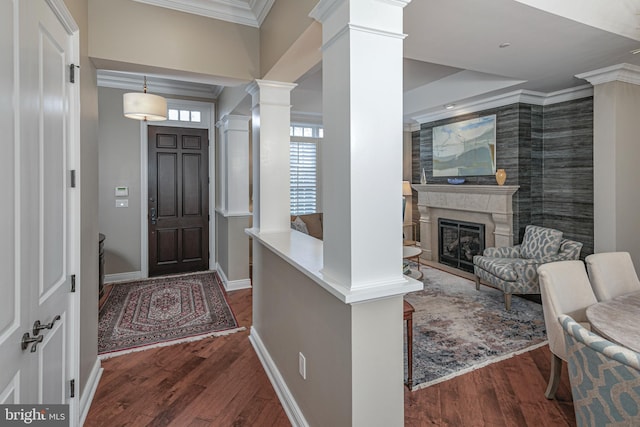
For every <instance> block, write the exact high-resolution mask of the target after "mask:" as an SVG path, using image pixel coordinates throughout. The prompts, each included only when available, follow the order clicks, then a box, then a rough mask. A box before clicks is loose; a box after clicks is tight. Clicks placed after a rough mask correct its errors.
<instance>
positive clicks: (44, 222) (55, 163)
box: [0, 0, 79, 404]
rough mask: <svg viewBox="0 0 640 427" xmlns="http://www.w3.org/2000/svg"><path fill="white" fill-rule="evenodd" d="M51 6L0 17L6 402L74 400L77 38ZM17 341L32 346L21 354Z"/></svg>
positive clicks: (40, 4)
mask: <svg viewBox="0 0 640 427" xmlns="http://www.w3.org/2000/svg"><path fill="white" fill-rule="evenodd" d="M56 3H58V4H59V2H55V1H53V2H52V1H45V0H34V1H28V2H25V1H22V2H18V1H17V0H15V1H12V2H6V1H3V3H2V7H3V11H2V12H3V13H2V18H0V19H1V20H2V23H1V24H2V30H0V31H3V32H7V33H9V31H8V30H6V26H5V24H6V25H9V28H10V29H11V31H10V34H3V35H10V39H11V41H12V43H11V46H9V45H8V44H7V43H5V42H4V40H3V42H2V51H1V52H0V54H2V56H3V58H9V59H13V61H9V62H13V63H12V64H11V66H10V67H8V68H11V70H9V69H8V68H7V69H5V68H4V61H3V66H2V67H3V68H2V71H1V73H2V74H1V78H2V82H1V83H0V84H2V89H3V93H13V94H14V96H13V97H12V98H13V100H12V102H13V103H14V105H13V107H17V108H13V109H12V111H13V116H11V115H10V116H9V118H8V119H7V117H6V116H5V114H2V116H3V117H2V119H1V120H3V127H2V129H5V128H8V129H12V135H13V139H12V140H11V141H10V144H7V143H5V142H4V141H3V152H4V151H5V150H7V149H8V150H9V151H8V153H11V155H6V156H5V155H3V156H2V160H1V162H2V164H1V166H2V172H1V173H2V174H3V176H2V177H3V178H4V179H5V181H4V182H5V183H10V184H11V185H4V186H2V189H1V190H0V191H2V193H0V194H2V196H4V200H5V201H12V202H14V203H3V207H2V217H1V224H0V227H2V235H3V237H4V236H10V237H11V238H9V239H4V238H3V239H0V240H2V243H0V245H2V246H0V250H1V251H2V252H1V253H0V255H1V256H0V258H1V259H2V261H0V263H2V264H0V266H1V268H2V271H3V272H5V271H6V272H9V274H4V273H3V275H4V276H5V277H7V282H6V284H4V283H3V285H2V289H3V295H7V296H8V297H7V298H4V297H3V298H2V299H0V313H1V314H0V361H1V362H2V364H3V369H2V370H1V371H2V373H1V374H0V401H2V400H3V399H4V401H5V402H6V403H29V404H60V403H71V400H72V399H71V396H70V386H69V385H70V380H71V379H72V378H71V377H72V375H73V371H74V368H73V363H74V362H76V363H77V361H76V360H75V355H74V354H73V353H74V350H73V349H74V348H76V346H75V344H76V343H75V339H76V336H75V335H76V334H75V333H73V329H72V328H71V323H72V322H70V320H71V318H72V317H73V316H74V314H73V313H74V310H73V307H74V301H75V298H74V294H72V293H71V274H72V272H71V269H72V267H74V265H73V262H72V261H73V260H72V257H71V256H70V254H71V253H72V248H71V245H72V243H73V240H72V238H71V237H72V236H73V235H74V232H75V230H76V229H77V223H78V221H79V218H78V215H77V214H78V210H77V208H75V206H76V203H75V198H77V195H76V194H74V193H73V192H77V189H74V188H71V182H70V163H71V159H72V154H74V153H73V152H72V144H71V142H72V140H71V138H72V135H73V132H72V131H71V123H72V120H71V108H70V106H71V94H72V93H73V90H77V89H73V86H71V83H69V64H71V63H72V61H71V59H72V56H73V52H74V49H73V43H74V40H75V39H74V37H73V36H72V34H70V32H69V28H68V26H65V25H64V24H63V23H62V22H61V20H60V19H59V15H58V13H59V10H58V11H57V12H54V10H53V9H52V8H51V6H50V5H51V4H53V5H55V4H56ZM7 4H9V5H11V7H12V8H16V7H19V10H18V11H17V13H5V10H4V9H5V5H7ZM14 12H15V9H14ZM5 21H10V22H5ZM16 28H18V31H15V29H16ZM16 34H17V35H18V38H19V40H16V39H15V36H16ZM3 39H4V37H3ZM16 62H17V63H16ZM18 76H19V78H18ZM17 81H19V84H18V85H16V82H17ZM5 89H7V91H6V92H5ZM5 98H6V97H3V102H4V99H5ZM2 112H3V113H4V112H5V105H4V104H3V105H2ZM12 117H13V121H12V122H11V121H10V120H11V118H12ZM4 121H6V124H7V125H8V127H5V126H4V124H5V123H4ZM4 145H9V147H4ZM5 288H6V291H8V294H7V292H5ZM36 321H39V322H40V324H41V325H42V328H36V325H35V322H36ZM23 336H26V337H28V338H29V340H31V341H33V342H30V343H28V345H27V346H26V348H23V346H22V345H21V341H22V338H23ZM34 340H35V341H34Z"/></svg>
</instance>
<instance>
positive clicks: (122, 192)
mask: <svg viewBox="0 0 640 427" xmlns="http://www.w3.org/2000/svg"><path fill="white" fill-rule="evenodd" d="M128 195H129V187H116V197H127V196H128Z"/></svg>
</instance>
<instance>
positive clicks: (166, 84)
mask: <svg viewBox="0 0 640 427" xmlns="http://www.w3.org/2000/svg"><path fill="white" fill-rule="evenodd" d="M142 85H143V83H142V75H136V74H129V73H121V72H116V71H108V70H98V86H99V87H110V88H115V89H126V90H132V91H136V92H140V91H142ZM147 86H148V87H149V93H153V94H164V95H175V96H190V97H195V98H206V99H217V98H218V96H219V95H220V93H221V92H222V89H223V86H215V85H205V84H202V83H191V82H185V81H178V80H170V81H169V80H163V79H160V80H156V79H154V78H153V77H150V76H147Z"/></svg>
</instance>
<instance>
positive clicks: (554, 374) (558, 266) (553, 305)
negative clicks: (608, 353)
mask: <svg viewBox="0 0 640 427" xmlns="http://www.w3.org/2000/svg"><path fill="white" fill-rule="evenodd" d="M538 277H539V280H540V293H541V294H542V311H543V312H544V323H545V326H546V328H547V338H548V339H549V350H551V372H550V375H549V384H548V386H547V390H546V391H545V393H544V395H545V396H546V397H547V399H553V398H555V395H556V391H557V390H558V384H559V383H560V372H561V369H562V361H563V360H564V361H566V360H567V352H566V347H565V340H564V332H563V330H562V325H561V324H560V322H559V321H558V316H560V315H562V314H566V315H569V316H571V317H572V318H573V319H575V321H576V322H578V323H580V324H581V325H582V326H583V327H585V328H587V329H589V330H590V329H591V325H590V324H589V322H588V321H587V315H586V313H585V311H586V309H587V307H589V306H590V305H592V304H595V303H596V302H598V301H597V300H596V296H595V295H594V294H593V291H592V290H591V283H590V282H589V277H588V276H587V272H586V270H585V268H584V263H583V262H582V261H560V262H553V263H549V264H544V265H541V266H540V267H538Z"/></svg>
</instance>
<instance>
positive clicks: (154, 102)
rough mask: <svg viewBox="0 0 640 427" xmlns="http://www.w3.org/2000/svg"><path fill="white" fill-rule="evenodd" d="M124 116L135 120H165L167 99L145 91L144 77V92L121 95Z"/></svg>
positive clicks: (145, 82)
mask: <svg viewBox="0 0 640 427" xmlns="http://www.w3.org/2000/svg"><path fill="white" fill-rule="evenodd" d="M122 109H123V112H124V116H125V117H128V118H130V119H135V120H144V121H150V122H155V121H161V120H167V100H166V99H164V98H163V97H161V96H158V95H152V94H150V93H147V79H146V77H145V79H144V92H129V93H125V94H124V95H122Z"/></svg>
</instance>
